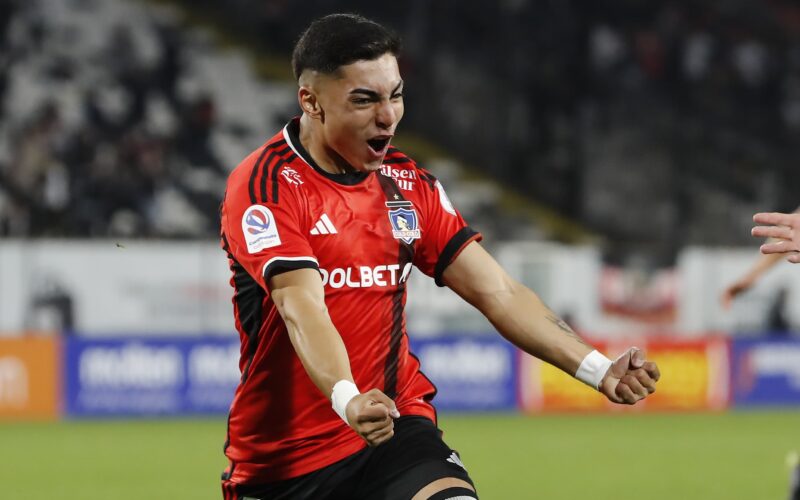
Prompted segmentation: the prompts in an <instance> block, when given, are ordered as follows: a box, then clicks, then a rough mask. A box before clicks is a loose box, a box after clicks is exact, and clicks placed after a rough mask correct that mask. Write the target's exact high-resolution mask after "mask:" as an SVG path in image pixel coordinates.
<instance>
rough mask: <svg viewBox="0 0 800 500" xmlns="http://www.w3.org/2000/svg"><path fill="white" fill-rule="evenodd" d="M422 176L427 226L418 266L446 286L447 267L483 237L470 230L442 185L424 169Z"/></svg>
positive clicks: (423, 230)
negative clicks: (443, 276) (444, 276)
mask: <svg viewBox="0 0 800 500" xmlns="http://www.w3.org/2000/svg"><path fill="white" fill-rule="evenodd" d="M420 174H421V177H423V178H427V179H426V182H425V183H424V186H423V187H422V189H423V190H424V191H425V195H426V196H425V198H424V200H425V203H424V205H425V206H424V214H425V219H424V220H425V225H424V227H423V228H422V237H421V238H420V241H419V243H418V245H417V248H416V252H415V255H414V265H416V266H417V268H419V269H420V270H421V271H422V272H423V273H425V274H427V275H428V276H432V277H433V279H434V281H435V282H436V284H437V285H438V286H444V283H443V282H442V274H443V273H444V270H445V269H447V266H449V265H450V263H452V262H453V260H455V258H456V257H457V256H458V254H459V253H461V251H462V250H463V249H464V248H465V247H466V246H467V244H469V243H470V242H472V241H480V240H481V239H482V236H481V234H480V233H478V232H477V231H475V230H474V229H472V228H471V227H469V226H468V225H467V223H466V221H464V218H463V217H462V216H461V214H460V213H459V212H458V211H457V210H456V209H455V208H454V207H453V204H452V203H451V202H450V199H449V198H448V197H447V193H445V190H444V187H443V186H442V184H441V183H440V182H439V181H438V180H437V179H436V178H435V177H433V176H432V175H430V174H429V173H427V172H425V171H424V170H422V169H420Z"/></svg>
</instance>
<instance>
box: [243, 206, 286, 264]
mask: <svg viewBox="0 0 800 500" xmlns="http://www.w3.org/2000/svg"><path fill="white" fill-rule="evenodd" d="M242 232H243V233H244V240H245V242H246V243H247V251H248V252H249V253H258V252H260V251H261V250H264V249H265V248H272V247H276V246H278V245H280V244H281V238H280V236H279V235H278V225H277V224H276V222H275V217H273V216H272V212H271V211H270V209H269V208H267V207H265V206H263V205H251V206H250V208H248V209H247V210H245V211H244V215H243V216H242Z"/></svg>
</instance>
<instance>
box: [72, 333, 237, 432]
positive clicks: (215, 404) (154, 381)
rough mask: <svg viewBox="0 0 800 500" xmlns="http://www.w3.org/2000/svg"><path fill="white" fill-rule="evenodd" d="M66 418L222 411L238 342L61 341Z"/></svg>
mask: <svg viewBox="0 0 800 500" xmlns="http://www.w3.org/2000/svg"><path fill="white" fill-rule="evenodd" d="M64 355H65V363H64V371H65V373H64V380H65V384H64V387H65V395H64V396H65V398H64V410H65V413H66V415H67V416H70V417H81V416H122V415H179V414H208V413H222V414H224V413H227V411H228V408H229V406H230V402H231V400H232V399H233V393H234V391H235V389H236V385H237V384H238V382H239V376H240V375H239V366H238V362H239V340H238V339H237V338H233V339H171V340H170V339H157V340H154V339H147V340H144V339H124V340H119V339H113V340H90V339H80V338H68V339H66V342H65V346H64Z"/></svg>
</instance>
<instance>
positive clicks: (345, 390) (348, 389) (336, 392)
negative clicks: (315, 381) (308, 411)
mask: <svg viewBox="0 0 800 500" xmlns="http://www.w3.org/2000/svg"><path fill="white" fill-rule="evenodd" d="M359 394H361V393H360V392H359V391H358V387H356V384H354V383H352V382H350V381H349V380H340V381H338V382H336V384H334V386H333V393H331V403H332V404H333V411H335V412H336V414H337V415H339V416H340V417H342V420H344V423H346V424H347V425H350V422H348V421H347V412H345V410H346V409H347V403H349V402H350V400H351V399H353V398H354V397H356V396H358V395H359Z"/></svg>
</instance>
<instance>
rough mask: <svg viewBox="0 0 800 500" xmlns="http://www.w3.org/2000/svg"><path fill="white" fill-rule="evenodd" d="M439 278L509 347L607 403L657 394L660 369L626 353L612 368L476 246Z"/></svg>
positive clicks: (635, 354)
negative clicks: (558, 371)
mask: <svg viewBox="0 0 800 500" xmlns="http://www.w3.org/2000/svg"><path fill="white" fill-rule="evenodd" d="M442 279H443V281H444V283H445V284H446V285H447V286H448V287H450V288H451V289H452V290H453V291H455V292H456V293H457V294H458V295H460V296H461V297H462V298H463V299H464V300H466V301H467V302H469V303H470V304H472V305H473V306H475V307H476V308H477V309H478V310H479V311H481V313H483V315H484V316H486V318H487V319H488V320H489V321H490V322H491V323H492V325H494V327H495V328H497V331H498V332H500V334H501V335H503V337H505V338H506V339H508V340H509V341H510V342H511V343H513V344H514V345H516V346H517V347H519V348H520V349H522V350H523V351H525V352H527V353H528V354H531V355H532V356H536V357H537V358H539V359H541V360H543V361H546V362H548V363H550V364H552V365H554V366H556V367H558V368H560V369H561V370H563V371H565V372H567V373H568V374H570V375H572V376H575V377H577V378H579V379H580V380H582V381H583V382H585V383H587V384H588V385H592V386H594V387H595V388H596V389H598V390H599V391H600V392H602V393H603V394H604V395H605V396H606V397H608V399H610V400H611V401H614V402H616V403H628V404H633V403H635V402H636V401H638V400H640V399H643V398H645V397H646V396H647V395H648V394H650V393H652V392H654V391H655V383H656V381H657V380H658V378H659V371H658V367H657V366H656V364H655V363H653V362H651V361H645V359H644V355H643V354H642V352H641V351H640V350H638V349H636V348H631V349H629V350H628V351H627V352H626V353H625V354H623V355H622V356H620V357H619V358H617V360H616V361H614V362H613V364H612V363H611V362H610V361H607V360H605V357H604V356H602V355H600V354H599V353H597V352H596V351H595V350H594V348H593V347H591V346H590V345H588V344H587V343H586V342H585V341H583V339H581V338H580V337H579V336H578V335H577V334H576V333H575V332H574V331H573V330H572V328H570V327H569V325H567V324H566V323H565V322H564V321H563V320H562V319H561V318H559V317H558V316H557V315H556V314H555V313H554V312H553V311H551V310H550V309H549V308H548V307H547V306H546V305H545V304H544V303H543V302H542V301H541V300H540V299H539V297H538V296H537V295H536V294H535V293H534V292H533V291H531V290H530V289H528V288H527V287H525V286H524V285H522V284H520V283H518V282H517V281H516V280H514V279H512V278H511V277H510V276H509V275H508V273H506V272H505V270H504V269H503V268H502V267H501V266H500V265H499V264H498V263H497V262H496V261H495V260H494V259H493V258H492V257H491V256H490V255H489V254H488V253H487V252H486V251H485V250H484V249H483V248H482V247H481V246H480V245H479V244H478V243H476V242H472V243H470V244H469V245H467V247H466V248H464V250H463V251H462V252H461V253H460V254H459V255H458V256H457V257H456V258H455V260H453V262H452V263H451V264H450V265H449V266H448V267H447V269H445V271H444V273H443V275H442Z"/></svg>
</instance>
